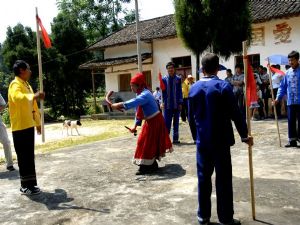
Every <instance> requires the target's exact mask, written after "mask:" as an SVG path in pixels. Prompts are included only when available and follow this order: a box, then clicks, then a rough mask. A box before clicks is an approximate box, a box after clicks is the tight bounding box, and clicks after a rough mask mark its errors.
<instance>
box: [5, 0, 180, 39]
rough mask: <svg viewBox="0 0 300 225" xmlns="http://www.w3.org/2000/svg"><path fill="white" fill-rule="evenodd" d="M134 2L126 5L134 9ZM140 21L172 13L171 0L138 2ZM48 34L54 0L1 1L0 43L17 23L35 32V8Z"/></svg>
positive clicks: (53, 11) (54, 12) (53, 13)
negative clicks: (9, 28) (8, 29)
mask: <svg viewBox="0 0 300 225" xmlns="http://www.w3.org/2000/svg"><path fill="white" fill-rule="evenodd" d="M134 2H135V1H134V0H132V3H130V4H127V5H128V8H129V9H134V8H135V4H134ZM138 4H139V12H140V20H145V19H151V18H154V17H159V16H163V15H168V14H172V13H174V6H173V0H138ZM36 7H38V14H39V17H40V18H41V20H42V23H43V25H44V27H45V28H46V30H47V31H48V33H51V25H50V24H51V22H52V20H53V18H54V17H55V16H56V15H57V13H58V10H57V7H56V0H2V1H1V5H0V43H3V41H4V40H5V38H6V31H7V27H8V26H11V27H14V26H15V25H17V24H18V23H21V24H22V25H23V26H28V27H31V29H32V30H34V31H35V30H36V22H35V8H36Z"/></svg>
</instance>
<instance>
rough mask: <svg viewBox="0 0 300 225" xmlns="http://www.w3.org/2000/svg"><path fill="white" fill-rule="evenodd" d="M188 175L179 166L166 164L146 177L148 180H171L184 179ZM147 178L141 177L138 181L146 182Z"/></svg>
mask: <svg viewBox="0 0 300 225" xmlns="http://www.w3.org/2000/svg"><path fill="white" fill-rule="evenodd" d="M185 174H186V170H185V169H183V168H182V166H181V165H179V164H166V165H165V166H164V167H160V168H159V169H158V171H157V172H155V173H152V174H149V175H146V176H147V177H148V178H149V179H148V180H153V181H155V180H169V179H175V178H179V177H183V176H184V175H185ZM146 176H139V177H137V178H136V180H139V181H144V180H145V177H146Z"/></svg>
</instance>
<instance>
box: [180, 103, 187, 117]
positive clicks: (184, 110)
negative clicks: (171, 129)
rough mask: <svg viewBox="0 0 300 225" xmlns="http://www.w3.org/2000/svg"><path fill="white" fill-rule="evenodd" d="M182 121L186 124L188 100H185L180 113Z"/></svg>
mask: <svg viewBox="0 0 300 225" xmlns="http://www.w3.org/2000/svg"><path fill="white" fill-rule="evenodd" d="M180 116H181V120H182V121H183V122H186V118H187V116H188V99H187V98H183V103H182V109H181V112H180Z"/></svg>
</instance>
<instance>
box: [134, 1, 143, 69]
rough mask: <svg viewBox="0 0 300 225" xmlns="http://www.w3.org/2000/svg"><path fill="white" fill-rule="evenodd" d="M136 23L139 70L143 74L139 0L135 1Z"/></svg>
mask: <svg viewBox="0 0 300 225" xmlns="http://www.w3.org/2000/svg"><path fill="white" fill-rule="evenodd" d="M135 21H136V43H137V58H138V70H139V72H140V73H142V72H143V68H142V56H141V40H140V21H139V4H138V0H135Z"/></svg>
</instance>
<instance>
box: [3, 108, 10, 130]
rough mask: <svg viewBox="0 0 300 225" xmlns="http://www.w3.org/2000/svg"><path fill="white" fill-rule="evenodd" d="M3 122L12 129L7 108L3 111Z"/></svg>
mask: <svg viewBox="0 0 300 225" xmlns="http://www.w3.org/2000/svg"><path fill="white" fill-rule="evenodd" d="M2 121H3V123H4V124H5V125H6V126H7V127H10V118H9V111H8V108H6V109H4V110H3V111H2Z"/></svg>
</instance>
